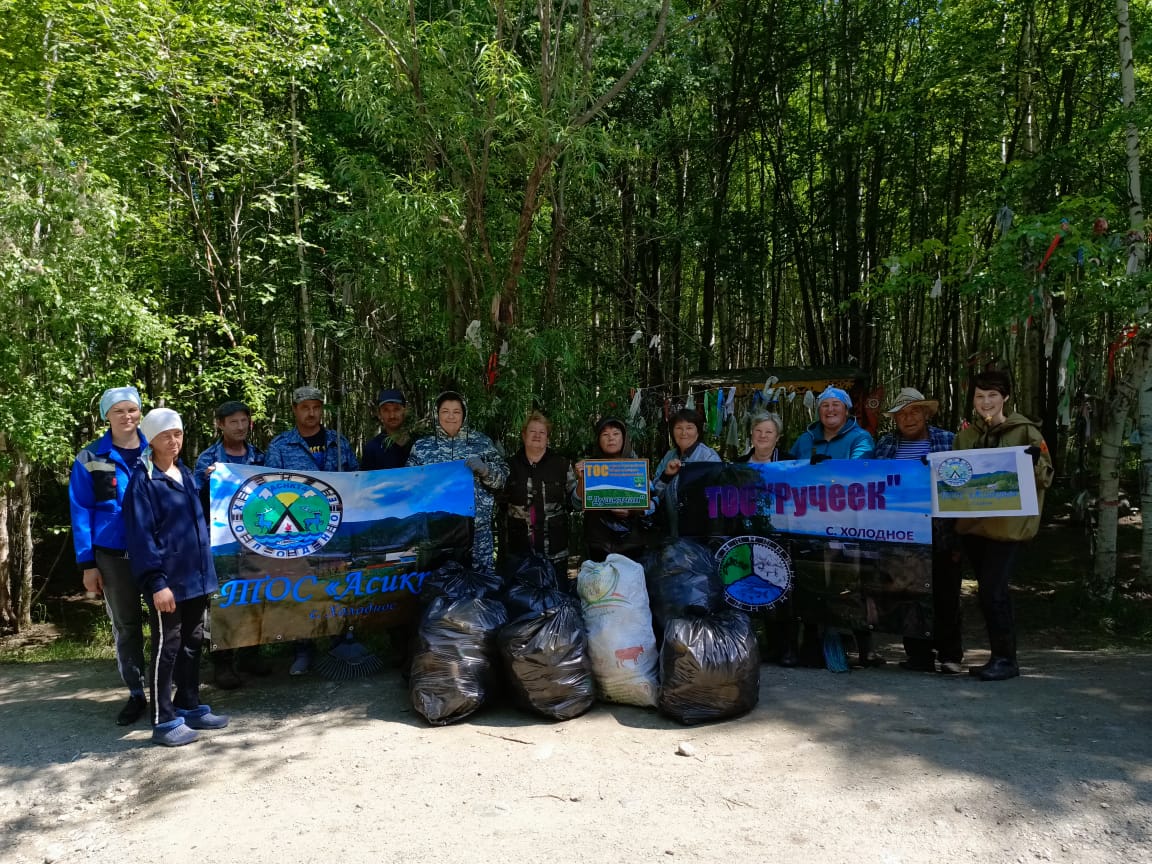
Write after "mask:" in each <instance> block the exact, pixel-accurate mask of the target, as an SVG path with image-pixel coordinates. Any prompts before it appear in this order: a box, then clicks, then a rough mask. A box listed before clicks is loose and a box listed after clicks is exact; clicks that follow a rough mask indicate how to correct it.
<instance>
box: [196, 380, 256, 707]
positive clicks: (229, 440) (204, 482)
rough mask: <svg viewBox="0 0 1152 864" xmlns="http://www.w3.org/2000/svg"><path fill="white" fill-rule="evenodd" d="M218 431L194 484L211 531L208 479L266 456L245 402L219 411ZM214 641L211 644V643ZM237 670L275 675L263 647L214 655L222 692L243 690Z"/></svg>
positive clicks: (230, 403) (203, 456)
mask: <svg viewBox="0 0 1152 864" xmlns="http://www.w3.org/2000/svg"><path fill="white" fill-rule="evenodd" d="M216 429H217V430H218V431H219V432H220V437H219V438H217V439H216V440H215V441H213V442H212V444H210V445H209V446H208V447H207V448H206V449H205V450H204V452H203V453H201V454H200V456H199V457H198V458H197V459H196V469H195V470H194V471H193V472H192V481H193V483H194V484H195V486H196V490H197V491H198V492H199V494H200V506H201V507H203V508H204V516H205V518H206V520H207V521H208V524H209V527H211V524H212V521H211V514H210V512H209V511H210V508H211V498H210V497H209V494H208V477H209V475H211V473H212V470H213V469H214V468H215V467H216V465H217V463H220V462H223V463H225V464H228V465H263V464H264V454H263V453H261V452H260V450H259V449H258V448H257V447H255V446H254V445H253V444H250V443H249V441H248V435H249V433H250V432H251V431H252V409H250V408H249V407H248V406H247V405H245V404H244V403H243V402H238V401H235V400H230V401H228V402H224V403H222V404H221V405H219V406H218V407H217V408H216ZM209 641H211V640H209ZM237 666H239V667H241V668H242V669H243V670H244V671H245V672H249V673H251V674H253V675H267V674H268V673H269V672H271V671H272V669H271V667H270V666H269V665H268V662H267V661H266V660H265V659H264V658H263V657H261V656H260V646H259V645H252V646H249V647H247V648H241V649H240V650H239V651H232V650H231V649H225V650H222V651H213V652H212V669H213V678H214V680H215V682H216V686H217V687H219V688H220V689H221V690H235V689H236V688H237V687H239V686H240V684H241V681H240V676H239V675H238V674H237V668H236V667H237Z"/></svg>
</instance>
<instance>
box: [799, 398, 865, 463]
mask: <svg viewBox="0 0 1152 864" xmlns="http://www.w3.org/2000/svg"><path fill="white" fill-rule="evenodd" d="M851 408H852V399H851V398H850V397H849V396H848V394H847V393H846V392H844V391H843V390H841V389H840V388H839V387H832V386H828V387H826V388H824V392H823V393H821V394H820V395H819V396H817V397H816V412H817V414H819V415H820V419H819V420H817V421H816V422H815V423H812V424H810V425H809V426H808V428H807V429H805V430H804V431H803V432H801V433H800V437H798V438H797V439H796V443H795V444H793V445H792V454H791V455H792V458H793V459H808V460H811V461H812V462H823V461H824V460H825V459H870V458H871V457H872V452H873V451H874V450H875V449H876V444H875V442H874V441H873V440H872V436H871V435H870V434H869V433H868V430H867V429H865V428H864V427H863V426H861V425H860V424H859V423H857V422H856V418H855V417H850V416H849V415H848V412H849V411H850V410H851Z"/></svg>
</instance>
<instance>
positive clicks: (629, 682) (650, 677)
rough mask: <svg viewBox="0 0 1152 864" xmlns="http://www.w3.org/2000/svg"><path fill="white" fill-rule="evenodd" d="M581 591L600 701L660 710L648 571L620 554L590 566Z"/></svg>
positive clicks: (584, 569)
mask: <svg viewBox="0 0 1152 864" xmlns="http://www.w3.org/2000/svg"><path fill="white" fill-rule="evenodd" d="M576 586H577V592H578V593H579V595H580V604H581V608H582V609H583V612H584V628H585V630H586V631H587V633H588V653H589V655H590V656H591V658H592V672H593V674H594V675H595V676H596V686H597V688H598V689H599V691H600V695H601V696H602V697H603V698H604V699H606V700H608V701H609V702H619V703H621V704H623V705H639V706H641V707H651V706H654V705H655V704H656V698H657V696H658V694H659V691H660V682H659V680H658V679H657V677H656V661H657V657H656V639H655V637H654V636H653V635H652V613H651V612H650V611H649V609H648V589H647V588H646V587H645V585H644V568H643V567H641V566H640V565H639V564H637V563H636V562H635V561H632V560H631V559H628V558H625V557H624V556H623V555H616V554H612V555H609V556H608V557H607V558H606V559H605V560H604V562H603V563H602V564H598V563H596V562H594V561H585V562H584V563H583V564H581V565H580V572H579V573H578V574H577V576H576Z"/></svg>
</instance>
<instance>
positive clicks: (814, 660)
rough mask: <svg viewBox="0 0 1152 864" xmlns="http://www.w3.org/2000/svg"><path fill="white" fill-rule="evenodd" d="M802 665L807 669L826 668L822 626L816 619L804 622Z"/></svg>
mask: <svg viewBox="0 0 1152 864" xmlns="http://www.w3.org/2000/svg"><path fill="white" fill-rule="evenodd" d="M799 659H800V665H801V666H804V667H805V668H807V669H823V668H824V649H823V648H822V647H821V645H820V627H819V626H818V625H817V624H816V622H814V621H805V622H804V639H803V641H802V642H801V643H800V658H799Z"/></svg>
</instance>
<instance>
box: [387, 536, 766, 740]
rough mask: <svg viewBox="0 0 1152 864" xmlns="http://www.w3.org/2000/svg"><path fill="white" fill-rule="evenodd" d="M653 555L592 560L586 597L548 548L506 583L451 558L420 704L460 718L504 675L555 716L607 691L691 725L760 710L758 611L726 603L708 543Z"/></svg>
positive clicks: (432, 618)
mask: <svg viewBox="0 0 1152 864" xmlns="http://www.w3.org/2000/svg"><path fill="white" fill-rule="evenodd" d="M647 563H648V568H647V572H646V568H645V567H644V566H642V565H641V564H640V563H638V562H636V561H633V560H631V559H629V558H625V557H624V556H622V555H609V556H608V557H607V559H606V560H605V561H603V562H599V563H598V562H593V561H585V562H584V563H583V564H582V565H581V566H580V569H579V572H578V575H577V579H576V588H577V595H578V596H577V597H572V596H571V595H570V594H569V593H568V592H566V591H565V590H564V589H563V588H562V587H561V586H560V584H559V582H558V579H557V574H556V572H555V570H554V568H553V567H552V564H551V563H550V562H549V561H548V560H547V559H544V558H542V557H530V558H528V559H527V560H525V561H524V562H523V563H522V564H520V566H519V567H517V568H516V570H515V572H514V573H512V574H511V575H510V576H509V578H508V579H507V581H506V583H505V582H503V581H502V580H501V579H500V578H499V577H497V576H486V575H483V574H478V573H473V572H471V571H469V570H466V569H464V568H463V567H461V566H460V565H458V564H449V565H446V566H445V567H442V568H441V569H440V570H438V571H436V573H434V574H433V575H432V576H431V577H430V578H429V580H428V582H427V583H426V585H425V589H424V596H423V604H424V605H423V608H422V612H421V617H420V621H419V625H418V627H417V631H416V643H415V650H414V656H413V660H412V666H411V677H410V682H409V688H410V695H411V698H412V705H413V707H414V708H415V709H416V711H418V712H419V713H420V715H421V716H422V717H424V718H425V719H426V720H427V721H428V722H429V723H431V724H433V725H445V724H448V723H454V722H457V721H459V720H462V719H464V718H465V717H468V716H469V715H470V714H472V713H473V712H475V711H477V710H478V709H479V708H481V707H482V706H483V705H484V704H485V702H486V701H487V700H488V699H490V698H491V696H492V694H493V692H494V691H495V690H496V689H497V688H498V687H499V686H501V685H503V686H506V688H507V690H508V692H509V693H510V694H511V696H512V698H513V700H514V701H515V703H516V705H517V706H518V707H520V708H521V709H523V710H525V711H529V712H531V713H533V714H536V715H538V716H542V717H546V718H549V719H552V720H570V719H572V718H574V717H579V716H580V715H581V714H583V713H585V712H586V711H588V710H589V709H590V708H591V707H592V705H593V703H594V701H595V699H596V698H597V697H599V698H601V699H604V700H606V701H610V702H616V703H620V704H625V705H637V706H641V707H656V708H658V709H659V711H660V712H661V713H663V714H665V715H666V716H668V717H671V718H672V719H674V720H676V721H678V722H681V723H685V724H694V723H705V722H711V721H715V720H721V719H725V718H730V717H736V716H739V715H741V714H744V713H746V712H747V711H750V710H751V709H752V708H754V707H755V706H756V704H757V701H758V700H759V693H760V653H759V649H758V647H757V643H756V637H755V634H754V632H753V629H752V626H751V623H750V621H749V619H748V616H747V614H746V613H744V612H741V611H739V610H736V609H732V608H730V607H728V606H726V605H725V603H724V600H723V586H722V585H721V584H720V582H719V578H718V576H717V573H716V568H715V564H714V563H713V560H712V556H711V554H710V553H709V552H708V549H707V547H705V546H702V545H700V544H699V543H696V542H694V541H691V540H685V539H681V540H676V541H672V542H670V543H667V544H665V545H664V546H662V547H661V548H660V549H659V550H657V551H656V552H655V553H654V554H653V555H652V556H650V557H649V559H648V562H647ZM654 621H655V622H656V624H657V629H656V630H654V629H653V624H654ZM657 633H659V635H660V636H661V637H662V638H661V639H659V640H658V639H657Z"/></svg>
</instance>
